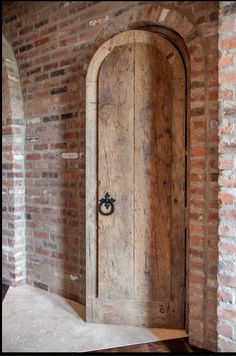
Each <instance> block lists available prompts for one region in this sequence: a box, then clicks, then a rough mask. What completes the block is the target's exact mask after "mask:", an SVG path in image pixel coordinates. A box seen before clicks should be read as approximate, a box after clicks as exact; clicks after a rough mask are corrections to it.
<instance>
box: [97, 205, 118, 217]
mask: <svg viewBox="0 0 236 356" xmlns="http://www.w3.org/2000/svg"><path fill="white" fill-rule="evenodd" d="M103 204H104V205H105V202H101V203H99V205H98V207H99V213H100V214H102V215H111V214H113V213H114V210H115V207H114V204H113V203H111V202H110V203H107V207H106V209H108V208H109V206H110V207H111V209H110V211H108V212H107V213H106V212H104V211H102V206H103Z"/></svg>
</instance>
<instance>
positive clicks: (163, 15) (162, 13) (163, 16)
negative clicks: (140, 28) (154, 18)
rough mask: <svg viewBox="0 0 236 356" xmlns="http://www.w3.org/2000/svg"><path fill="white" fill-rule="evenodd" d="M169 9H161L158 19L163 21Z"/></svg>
mask: <svg viewBox="0 0 236 356" xmlns="http://www.w3.org/2000/svg"><path fill="white" fill-rule="evenodd" d="M169 11H170V10H167V9H163V10H162V12H161V16H160V18H159V21H164V20H165V18H166V16H167V14H168V12H169Z"/></svg>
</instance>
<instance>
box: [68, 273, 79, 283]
mask: <svg viewBox="0 0 236 356" xmlns="http://www.w3.org/2000/svg"><path fill="white" fill-rule="evenodd" d="M70 279H71V280H72V281H76V280H78V279H79V277H78V276H76V275H74V274H70Z"/></svg>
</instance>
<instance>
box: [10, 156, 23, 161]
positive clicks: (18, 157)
mask: <svg viewBox="0 0 236 356" xmlns="http://www.w3.org/2000/svg"><path fill="white" fill-rule="evenodd" d="M13 159H15V160H19V161H21V160H23V159H24V156H23V155H13Z"/></svg>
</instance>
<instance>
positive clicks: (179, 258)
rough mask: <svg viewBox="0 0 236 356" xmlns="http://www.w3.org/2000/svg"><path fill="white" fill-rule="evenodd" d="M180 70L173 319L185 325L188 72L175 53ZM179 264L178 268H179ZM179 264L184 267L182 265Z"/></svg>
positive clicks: (174, 129) (174, 86)
mask: <svg viewBox="0 0 236 356" xmlns="http://www.w3.org/2000/svg"><path fill="white" fill-rule="evenodd" d="M174 60H175V62H177V64H178V68H179V70H178V73H177V75H176V76H175V77H174V78H173V80H172V93H173V98H174V105H173V113H172V187H171V189H172V191H171V275H172V278H171V303H170V308H171V310H172V312H171V313H170V315H169V318H170V320H169V322H170V324H172V325H173V326H174V327H176V328H177V327H182V328H183V327H184V301H185V269H184V266H183V261H184V260H185V85H186V83H185V72H184V66H183V64H182V63H181V62H182V60H181V58H180V55H179V54H178V53H175V58H174ZM176 266H177V268H176ZM178 266H180V267H181V268H180V267H179V268H178Z"/></svg>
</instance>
